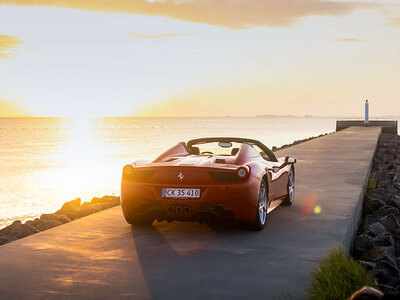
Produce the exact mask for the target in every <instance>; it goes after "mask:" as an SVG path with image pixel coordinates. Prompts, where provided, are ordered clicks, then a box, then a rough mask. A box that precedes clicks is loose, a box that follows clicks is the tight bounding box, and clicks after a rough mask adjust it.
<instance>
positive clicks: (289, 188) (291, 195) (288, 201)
mask: <svg viewBox="0 0 400 300" xmlns="http://www.w3.org/2000/svg"><path fill="white" fill-rule="evenodd" d="M294 184H295V180H294V168H293V167H291V169H290V173H289V178H288V185H287V195H286V198H285V200H284V201H283V202H282V204H283V205H292V203H293V201H294V192H295V186H294Z"/></svg>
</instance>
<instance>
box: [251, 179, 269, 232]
mask: <svg viewBox="0 0 400 300" xmlns="http://www.w3.org/2000/svg"><path fill="white" fill-rule="evenodd" d="M267 209H268V192H267V184H266V183H265V181H264V180H261V184H260V191H259V193H258V204H257V214H256V219H255V220H254V222H253V223H252V224H251V229H253V230H262V229H264V226H265V221H266V220H267Z"/></svg>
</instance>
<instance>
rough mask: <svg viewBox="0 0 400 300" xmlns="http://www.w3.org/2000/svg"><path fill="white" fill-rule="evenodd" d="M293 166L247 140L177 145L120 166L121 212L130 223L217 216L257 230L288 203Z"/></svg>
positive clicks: (287, 159)
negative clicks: (274, 211)
mask: <svg viewBox="0 0 400 300" xmlns="http://www.w3.org/2000/svg"><path fill="white" fill-rule="evenodd" d="M295 162H296V159H294V158H292V157H282V158H276V156H275V155H274V153H273V152H272V151H271V150H270V149H268V148H267V147H266V146H265V145H264V144H262V143H261V142H259V141H256V140H251V139H244V138H231V137H212V138H200V139H195V140H191V141H189V142H187V143H184V142H182V143H179V144H177V145H176V146H174V147H172V148H170V149H169V150H167V151H165V152H164V153H163V154H161V155H160V156H159V157H157V158H156V159H155V160H153V161H143V160H138V161H136V162H135V163H132V164H128V165H126V166H124V168H123V174H122V182H121V204H122V211H123V214H124V216H125V219H126V221H127V222H128V223H130V224H132V225H150V224H152V223H153V222H154V221H155V220H157V221H158V222H162V221H164V220H166V221H167V222H171V221H174V220H178V221H199V222H200V223H202V222H208V221H210V220H214V219H215V218H220V219H233V220H237V221H243V222H246V223H247V224H248V225H250V227H251V228H252V229H254V230H261V229H263V228H264V226H265V221H266V219H267V214H268V213H269V212H270V211H272V210H273V209H274V208H276V207H277V206H278V205H279V204H283V205H291V204H292V203H293V200H294V193H295V172H294V164H295Z"/></svg>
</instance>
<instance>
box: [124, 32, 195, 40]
mask: <svg viewBox="0 0 400 300" xmlns="http://www.w3.org/2000/svg"><path fill="white" fill-rule="evenodd" d="M129 36H130V37H134V38H143V39H161V38H170V37H185V36H196V35H195V34H180V33H163V34H133V33H131V34H129Z"/></svg>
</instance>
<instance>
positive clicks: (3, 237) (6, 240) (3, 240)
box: [0, 236, 9, 246]
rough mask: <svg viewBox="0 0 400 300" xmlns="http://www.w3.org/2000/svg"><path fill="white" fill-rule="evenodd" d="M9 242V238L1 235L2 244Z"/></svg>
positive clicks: (0, 243) (0, 242)
mask: <svg viewBox="0 0 400 300" xmlns="http://www.w3.org/2000/svg"><path fill="white" fill-rule="evenodd" d="M8 242H9V240H8V238H7V237H6V236H0V246H1V245H4V244H7V243H8Z"/></svg>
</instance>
